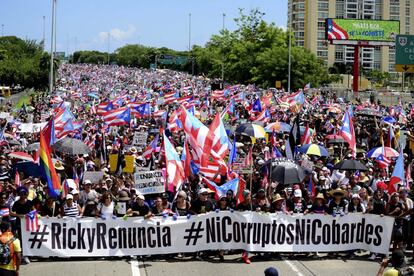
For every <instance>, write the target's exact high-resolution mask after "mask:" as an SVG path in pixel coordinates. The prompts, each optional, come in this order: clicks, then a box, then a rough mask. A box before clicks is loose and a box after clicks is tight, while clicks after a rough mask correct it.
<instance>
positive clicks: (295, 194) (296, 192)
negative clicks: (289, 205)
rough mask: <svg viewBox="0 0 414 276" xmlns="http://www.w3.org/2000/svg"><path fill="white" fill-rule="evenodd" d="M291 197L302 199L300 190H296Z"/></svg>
mask: <svg viewBox="0 0 414 276" xmlns="http://www.w3.org/2000/svg"><path fill="white" fill-rule="evenodd" d="M293 196H294V197H302V191H301V190H299V189H296V190H295V191H294V192H293Z"/></svg>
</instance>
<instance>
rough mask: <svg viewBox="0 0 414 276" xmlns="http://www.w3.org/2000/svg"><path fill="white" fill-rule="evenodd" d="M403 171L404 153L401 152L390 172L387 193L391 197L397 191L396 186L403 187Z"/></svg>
mask: <svg viewBox="0 0 414 276" xmlns="http://www.w3.org/2000/svg"><path fill="white" fill-rule="evenodd" d="M404 181H405V171H404V153H403V151H402V150H401V152H400V155H399V156H398V158H397V162H396V163H395V167H394V170H393V172H392V175H391V178H390V182H389V183H388V193H389V194H390V195H391V194H392V193H395V192H396V191H398V184H401V185H402V186H405V185H404Z"/></svg>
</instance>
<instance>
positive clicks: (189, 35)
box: [188, 13, 191, 54]
mask: <svg viewBox="0 0 414 276" xmlns="http://www.w3.org/2000/svg"><path fill="white" fill-rule="evenodd" d="M190 50H191V13H189V14H188V54H190Z"/></svg>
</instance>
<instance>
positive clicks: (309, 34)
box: [288, 0, 414, 72]
mask: <svg viewBox="0 0 414 276" xmlns="http://www.w3.org/2000/svg"><path fill="white" fill-rule="evenodd" d="M326 18H353V19H373V20H374V19H376V20H398V21H400V33H401V34H414V0H289V1H288V26H291V28H292V32H293V35H294V37H295V43H296V45H297V46H302V47H305V48H307V49H309V50H310V51H311V52H313V53H314V54H316V55H317V56H318V58H320V59H322V60H323V61H324V63H325V65H326V66H332V65H333V64H334V63H344V64H352V63H353V60H354V49H353V47H352V46H345V45H330V44H329V43H328V41H327V40H326V39H325V19H326ZM394 62H395V48H394V47H388V46H377V47H363V48H362V49H361V50H360V64H361V66H362V67H363V68H364V69H368V70H372V69H377V70H381V71H388V72H394Z"/></svg>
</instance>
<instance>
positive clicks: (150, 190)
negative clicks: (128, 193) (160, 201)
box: [134, 170, 165, 195]
mask: <svg viewBox="0 0 414 276" xmlns="http://www.w3.org/2000/svg"><path fill="white" fill-rule="evenodd" d="M134 179H135V189H136V190H137V192H140V193H141V194H143V195H146V194H159V193H163V192H165V185H164V177H163V176H162V172H161V171H160V170H157V171H141V172H137V173H135V174H134Z"/></svg>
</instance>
